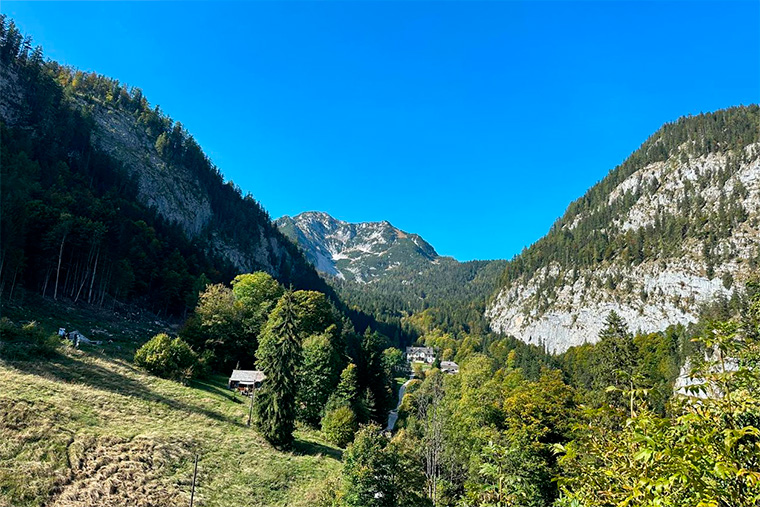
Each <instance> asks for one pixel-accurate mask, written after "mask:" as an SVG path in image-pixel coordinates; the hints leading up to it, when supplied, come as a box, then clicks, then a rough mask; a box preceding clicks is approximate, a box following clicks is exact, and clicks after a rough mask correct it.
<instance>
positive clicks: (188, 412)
mask: <svg viewBox="0 0 760 507" xmlns="http://www.w3.org/2000/svg"><path fill="white" fill-rule="evenodd" d="M226 380H227V379H226V378H224V377H214V378H213V379H210V380H208V381H203V382H200V381H198V382H193V384H192V385H191V386H182V385H180V384H179V383H176V382H172V381H168V380H162V379H159V378H156V377H152V376H149V375H147V374H145V373H144V372H142V371H140V370H137V369H136V368H134V367H133V366H132V365H131V364H129V363H128V362H125V361H121V360H113V359H110V358H108V357H107V356H104V355H102V354H100V353H99V352H96V351H91V352H88V351H81V350H65V351H63V352H62V353H61V354H59V355H58V356H57V357H55V358H54V359H52V360H47V361H44V362H25V361H20V362H12V363H11V362H0V383H2V385H3V392H2V393H0V451H1V452H2V456H3V476H2V488H0V505H2V506H16V507H21V506H28V507H32V506H39V505H49V506H61V507H63V506H66V507H78V506H81V507H85V506H94V505H135V506H136V505H146V506H147V505H151V506H155V507H169V506H177V505H189V502H190V495H191V484H192V477H193V463H194V458H195V456H198V458H199V460H198V479H197V481H196V487H195V492H194V500H195V504H196V505H204V506H207V507H212V506H218V507H219V506H229V505H250V506H264V505H292V506H297V505H301V506H306V505H313V504H314V502H315V499H314V497H315V496H317V493H316V492H318V491H320V485H321V484H324V482H325V481H326V480H328V479H331V478H335V477H338V476H339V473H340V450H339V449H336V448H334V447H331V446H329V444H326V443H324V442H322V441H321V440H320V438H319V435H318V434H317V433H316V432H314V431H310V430H300V431H298V432H297V434H296V438H297V440H296V450H297V451H298V452H295V453H294V452H287V453H285V452H279V451H277V450H275V449H273V448H272V447H271V446H270V445H269V444H268V443H267V442H266V441H265V440H264V439H263V438H262V437H261V436H260V435H259V433H258V432H257V431H254V430H253V429H251V428H250V427H248V426H246V421H247V417H248V410H247V408H248V406H247V405H246V403H245V399H243V398H242V397H237V398H236V397H235V396H233V395H232V394H231V393H230V392H229V391H228V390H227V389H226Z"/></svg>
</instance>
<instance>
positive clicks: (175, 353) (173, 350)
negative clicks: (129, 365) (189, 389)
mask: <svg viewBox="0 0 760 507" xmlns="http://www.w3.org/2000/svg"><path fill="white" fill-rule="evenodd" d="M135 364H136V365H137V366H140V367H141V368H145V369H146V370H148V371H149V372H151V373H153V374H154V375H158V376H159V377H163V378H168V379H172V380H180V381H183V382H184V381H187V380H188V379H190V378H192V377H193V376H195V375H196V374H197V373H198V370H199V362H198V355H197V354H196V353H195V352H193V349H191V348H190V346H189V345H188V344H187V343H185V342H184V341H182V339H181V338H174V339H172V338H170V337H169V335H167V334H165V333H161V334H157V335H156V336H154V337H153V338H151V339H150V341H149V342H148V343H146V344H145V345H143V346H142V347H140V348H139V349H137V352H135Z"/></svg>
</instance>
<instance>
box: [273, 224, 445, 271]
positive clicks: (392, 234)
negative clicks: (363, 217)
mask: <svg viewBox="0 0 760 507" xmlns="http://www.w3.org/2000/svg"><path fill="white" fill-rule="evenodd" d="M275 223H276V225H277V226H278V227H279V228H280V230H281V231H282V232H283V233H284V234H285V235H286V236H288V237H289V238H290V239H291V240H292V241H294V242H295V243H296V244H298V246H300V247H301V249H302V250H303V252H304V254H305V255H306V258H307V259H309V261H311V263H312V264H313V265H314V266H315V267H316V268H317V270H318V271H320V272H322V273H326V274H328V275H331V276H334V277H337V278H339V279H342V280H353V281H356V282H360V283H361V282H369V281H372V280H373V279H376V278H379V277H382V276H383V275H384V274H386V273H387V272H390V271H394V270H396V271H397V270H399V269H409V268H412V269H415V268H420V269H423V268H426V267H428V266H429V265H430V264H432V263H436V262H437V260H438V258H439V256H438V254H437V253H436V251H435V249H434V248H433V247H432V246H430V244H428V243H427V242H426V241H425V240H423V239H422V238H421V237H420V236H418V235H417V234H409V233H406V232H404V231H402V230H400V229H397V228H396V227H394V226H392V225H391V224H390V223H389V222H385V221H384V222H362V223H356V224H352V223H348V222H344V221H342V220H336V219H335V218H333V217H331V216H330V215H328V214H327V213H322V212H318V211H309V212H306V213H301V214H299V215H296V216H295V217H292V218H291V217H289V216H284V217H282V218H279V219H277V220H276V221H275Z"/></svg>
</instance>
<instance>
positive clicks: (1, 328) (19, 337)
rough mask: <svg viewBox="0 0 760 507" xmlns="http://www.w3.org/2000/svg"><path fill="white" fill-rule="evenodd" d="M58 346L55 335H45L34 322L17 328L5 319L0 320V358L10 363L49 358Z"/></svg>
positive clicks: (59, 342)
mask: <svg viewBox="0 0 760 507" xmlns="http://www.w3.org/2000/svg"><path fill="white" fill-rule="evenodd" d="M60 345H61V341H60V340H59V339H58V337H57V336H56V335H45V332H44V331H43V330H42V328H41V327H40V326H39V325H38V324H37V323H36V322H30V323H28V324H25V325H23V326H17V325H15V324H14V323H13V322H11V320H9V319H8V318H6V317H3V318H2V319H0V358H3V359H7V360H10V361H26V360H30V359H44V358H49V357H51V356H53V355H55V354H56V350H57V349H58V347H59V346H60Z"/></svg>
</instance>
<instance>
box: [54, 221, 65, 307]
mask: <svg viewBox="0 0 760 507" xmlns="http://www.w3.org/2000/svg"><path fill="white" fill-rule="evenodd" d="M66 236H67V235H66V234H64V235H63V239H62V240H61V248H60V249H59V250H58V269H57V270H56V272H55V290H54V291H53V299H55V300H57V299H58V280H59V278H60V276H61V261H62V260H63V244H64V243H65V242H66Z"/></svg>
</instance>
